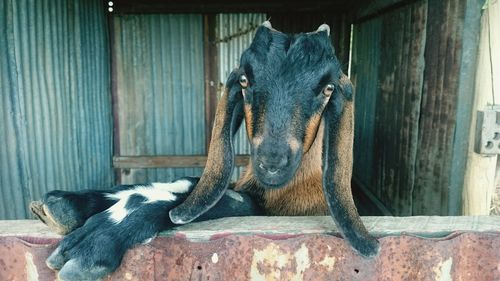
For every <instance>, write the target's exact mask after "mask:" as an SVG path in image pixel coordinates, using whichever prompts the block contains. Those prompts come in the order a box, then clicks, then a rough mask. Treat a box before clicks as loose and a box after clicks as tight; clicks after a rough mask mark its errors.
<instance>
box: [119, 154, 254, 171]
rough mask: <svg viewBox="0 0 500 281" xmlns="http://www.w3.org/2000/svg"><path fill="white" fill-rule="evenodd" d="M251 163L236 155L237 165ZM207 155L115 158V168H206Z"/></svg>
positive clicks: (243, 156)
mask: <svg viewBox="0 0 500 281" xmlns="http://www.w3.org/2000/svg"><path fill="white" fill-rule="evenodd" d="M249 162H250V156H248V155H236V156H235V165H236V166H246V165H248V163H249ZM206 163H207V156H206V155H190V156H115V157H113V167H114V168H117V169H141V168H192V167H205V165H206Z"/></svg>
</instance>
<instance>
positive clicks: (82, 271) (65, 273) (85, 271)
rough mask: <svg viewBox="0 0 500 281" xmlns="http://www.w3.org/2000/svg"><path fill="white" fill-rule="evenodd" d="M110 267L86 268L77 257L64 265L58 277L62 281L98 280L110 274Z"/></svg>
mask: <svg viewBox="0 0 500 281" xmlns="http://www.w3.org/2000/svg"><path fill="white" fill-rule="evenodd" d="M109 271H110V270H109V269H108V268H106V267H103V266H95V267H91V268H86V267H85V266H83V265H82V263H81V262H80V261H79V260H77V259H72V260H69V261H68V262H67V263H66V264H65V265H64V267H63V268H62V269H61V271H59V273H58V274H57V277H58V278H59V280H61V281H72V280H79V281H80V280H81V281H87V280H88V281H98V280H102V279H103V278H104V277H106V275H108V274H109Z"/></svg>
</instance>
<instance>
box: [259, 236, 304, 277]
mask: <svg viewBox="0 0 500 281" xmlns="http://www.w3.org/2000/svg"><path fill="white" fill-rule="evenodd" d="M310 266H311V260H310V257H309V249H308V248H307V246H306V245H305V244H302V245H301V246H300V248H299V249H297V251H295V252H293V253H287V252H286V251H284V250H283V249H281V248H280V247H279V246H277V245H276V244H274V243H271V244H269V245H268V246H267V247H266V248H265V249H263V250H254V255H253V259H252V266H251V270H250V276H251V279H252V280H292V281H302V280H304V273H305V272H306V270H307V269H308V268H309V267H310Z"/></svg>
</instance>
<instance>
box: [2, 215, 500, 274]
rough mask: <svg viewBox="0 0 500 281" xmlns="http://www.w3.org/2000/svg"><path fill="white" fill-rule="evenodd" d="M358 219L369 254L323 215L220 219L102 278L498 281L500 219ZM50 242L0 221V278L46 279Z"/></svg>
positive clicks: (53, 238)
mask: <svg viewBox="0 0 500 281" xmlns="http://www.w3.org/2000/svg"><path fill="white" fill-rule="evenodd" d="M363 220H364V222H365V224H366V226H367V228H368V229H369V231H370V232H371V233H372V234H374V235H376V236H378V237H379V240H380V242H381V245H382V250H381V253H380V255H379V256H378V257H376V258H374V259H364V258H361V257H359V256H357V255H356V254H355V253H353V252H352V250H351V249H350V248H349V246H348V245H347V244H346V243H345V242H344V240H343V239H341V238H339V237H338V236H337V235H338V231H337V230H336V228H335V226H334V224H333V223H332V221H331V219H330V218H328V217H245V218H226V219H221V220H215V221H210V222H201V223H196V224H190V225H185V226H180V227H178V228H176V229H175V230H172V231H169V232H165V233H162V234H161V235H160V237H158V238H156V239H155V240H154V241H153V242H151V243H150V244H148V245H141V246H138V247H136V248H134V249H132V250H131V251H129V252H128V253H127V255H126V257H125V259H124V261H123V263H122V265H121V267H120V268H119V269H118V271H117V272H115V273H114V274H113V275H111V276H110V277H109V280H481V281H484V280H500V217H493V216H490V217H407V218H394V217H364V218H363ZM332 234H333V235H332ZM418 236H422V237H418ZM428 237H433V238H428ZM59 239H60V236H58V235H55V234H52V233H51V232H50V231H49V230H48V229H47V228H46V227H44V226H43V225H42V224H41V223H39V222H37V221H0V280H54V279H55V274H54V273H53V272H52V271H51V270H50V269H48V268H47V267H46V266H45V264H44V260H45V259H46V257H47V256H48V255H49V254H50V252H51V251H52V250H53V249H54V248H55V246H56V243H57V241H58V240H59Z"/></svg>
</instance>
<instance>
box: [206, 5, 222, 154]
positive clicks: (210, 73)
mask: <svg viewBox="0 0 500 281" xmlns="http://www.w3.org/2000/svg"><path fill="white" fill-rule="evenodd" d="M215 36H216V35H215V14H209V15H204V16H203V48H204V53H203V56H204V58H203V60H204V69H205V70H204V71H205V136H206V137H205V145H206V151H207V153H208V146H209V145H210V137H211V136H212V126H213V123H214V118H215V110H216V108H217V84H218V81H219V79H218V76H217V69H218V66H217V46H216V45H215V39H216V38H215Z"/></svg>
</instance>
